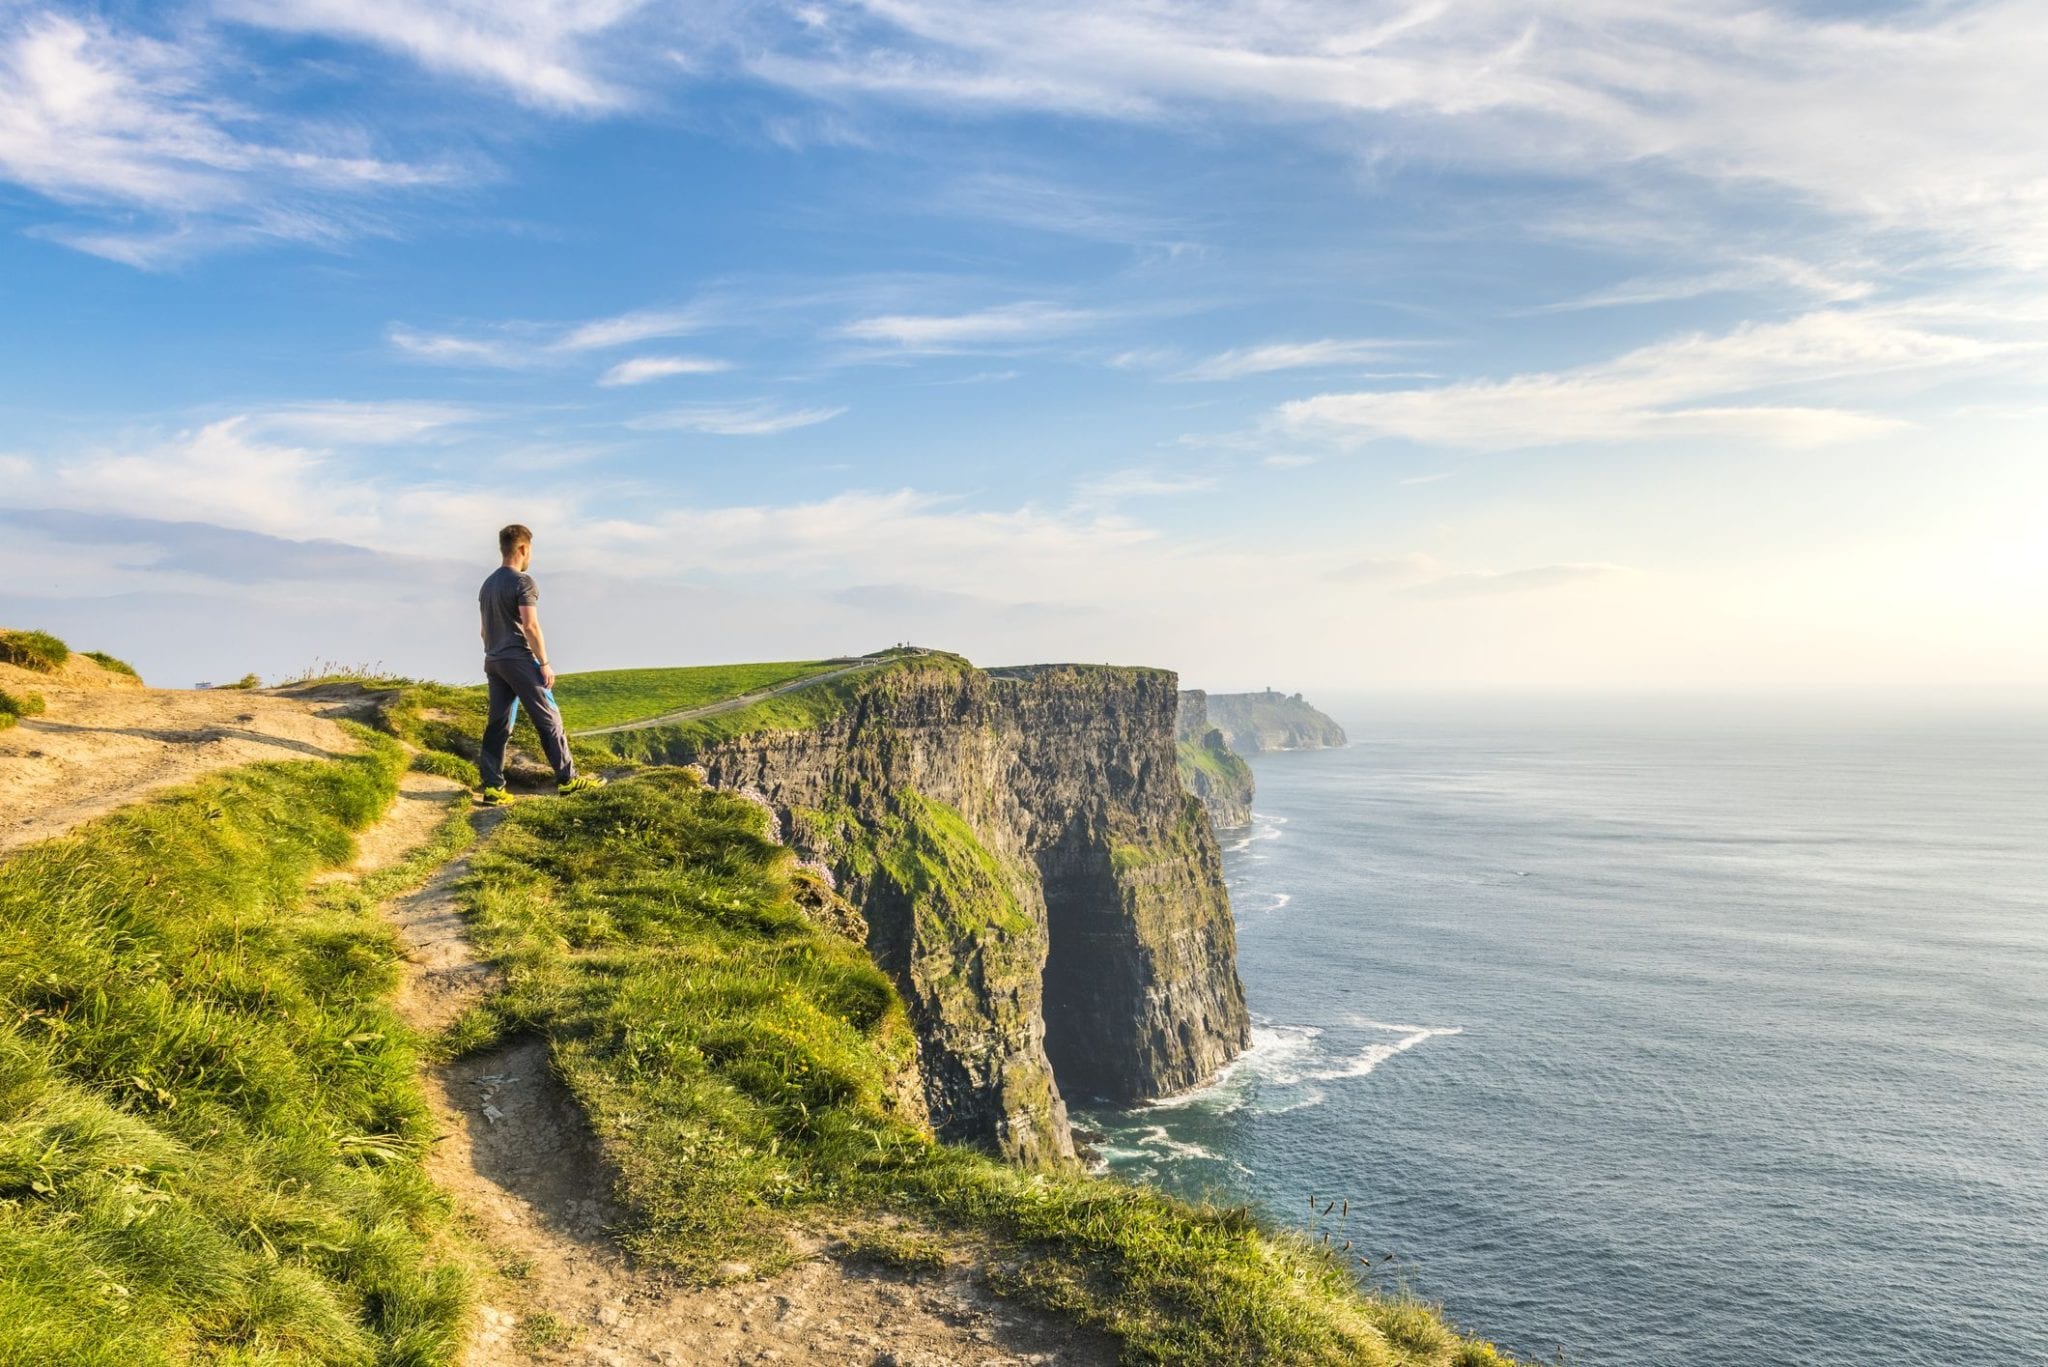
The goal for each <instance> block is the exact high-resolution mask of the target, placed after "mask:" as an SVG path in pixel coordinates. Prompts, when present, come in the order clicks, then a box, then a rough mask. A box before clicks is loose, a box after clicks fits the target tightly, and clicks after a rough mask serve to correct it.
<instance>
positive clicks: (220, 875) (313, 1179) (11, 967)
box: [0, 738, 467, 1367]
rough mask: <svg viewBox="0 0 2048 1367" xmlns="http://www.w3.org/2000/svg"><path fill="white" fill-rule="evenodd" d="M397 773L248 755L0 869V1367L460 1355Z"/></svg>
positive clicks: (385, 754)
mask: <svg viewBox="0 0 2048 1367" xmlns="http://www.w3.org/2000/svg"><path fill="white" fill-rule="evenodd" d="M405 762H406V761H405V755H404V752H403V750H402V749H401V747H400V746H398V745H397V744H396V743H395V742H392V741H390V740H386V739H383V738H375V739H372V740H371V741H370V742H369V743H368V745H367V748H366V749H365V751H364V753H362V754H360V755H356V756H349V757H344V758H342V759H339V760H335V761H293V762H288V763H274V764H261V765H255V766H251V767H249V768H245V769H240V770H235V771H232V772H229V773H227V774H223V775H220V776H217V777H213V778H209V779H207V780H205V781H203V782H200V783H197V784H194V785H192V786H191V787H189V788H185V789H180V790H177V791H175V792H172V793H170V794H167V795H165V796H163V797H160V798H158V799H156V800H155V801H152V802H149V803H145V804H142V805H139V806H134V807H130V808H126V809H124V810H122V811H120V812H118V813H116V814H114V815H112V816H109V817H106V818H103V819H101V820H99V821H96V822H93V823H91V824H89V825H86V826H83V827H80V828H79V829H78V830H76V831H74V832H73V833H72V834H71V835H69V836H66V837H64V838H61V839H57V840H52V841H47V842H44V843H41V844H37V845H32V846H29V847H27V848H26V849H23V850H21V851H18V852H16V853H14V854H12V855H10V856H8V857H7V858H6V859H5V860H4V861H0V1362H7V1363H24V1364H26V1363H36V1364H39V1365H40V1364H50V1365H51V1367H57V1365H59V1364H63V1365H65V1367H69V1365H71V1364H82V1365H84V1364H89V1365H90V1367H154V1365H155V1364H186V1363H214V1364H240V1365H246V1367H253V1365H254V1364H258V1363H266V1364H267V1363H284V1362H295V1363H320V1364H334V1365H336V1367H344V1365H345V1367H385V1365H387V1364H388V1365H389V1367H399V1365H400V1364H405V1365H407V1367H431V1365H432V1364H438V1363H445V1362H447V1361H449V1360H451V1359H452V1357H453V1355H454V1351H455V1348H456V1337H457V1334H458V1330H459V1319H460V1313H461V1309H462V1302H463V1297H464V1290H463V1283H462V1279H461V1277H460V1275H459V1274H458V1273H457V1272H456V1271H455V1270H454V1269H453V1268H451V1267H449V1266H448V1265H446V1264H444V1263H442V1262H441V1261H440V1260H439V1259H438V1258H437V1257H436V1255H435V1254H434V1252H433V1251H432V1249H433V1240H434V1238H435V1231H436V1229H437V1227H438V1226H439V1224H440V1222H441V1220H442V1218H443V1216H442V1209H443V1201H442V1198H441V1197H440V1196H439V1195H438V1193H436V1192H435V1191H434V1189H433V1188H432V1186H431V1185H430V1184H429V1183H428V1181H427V1179H426V1176H425V1174H424V1172H423V1170H422V1167H421V1156H422V1154H423V1153H424V1151H425V1149H426V1146H427V1145H428V1144H429V1143H430V1142H431V1140H432V1138H433V1129H432V1125H431V1123H430V1120H429V1117H428V1114H427V1110H426V1106H425V1104H424V1100H423V1098H422V1096H421V1092H420V1087H419V1081H418V1074H417V1060H416V1058H415V1056H414V1054H413V1051H412V1048H411V1046H410V1044H409V1043H408V1042H407V1040H406V1037H405V1031H404V1030H403V1028H402V1027H401V1026H400V1025H399V1023H398V1021H397V1020H396V1018H395V1017H394V1016H393V1015H392V1013H391V1012H390V1010H389V1008H388V1005H387V998H388V994H389V992H390V989H391V987H392V984H393V982H394V980H395V973H394V968H393V965H394V963H395V960H396V954H397V951H396V946H395V945H394V943H393V941H392V938H391V935H390V932H389V931H388V930H387V929H386V928H385V927H384V925H383V924H382V923H381V922H380V921H378V920H377V919H375V918H374V917H372V916H369V915H367V914H366V912H367V907H368V905H369V903H370V902H371V901H373V900H374V899H375V898H376V897H378V896H381V895H384V894H386V893H388V892H390V891H393V890H395V889H396V887H397V886H399V885H402V884H403V882H405V881H406V880H415V881H416V880H417V879H419V878H423V877H424V876H425V873H426V870H427V867H428V866H429V865H431V864H432V863H434V862H438V861H439V860H441V859H444V858H446V857H447V855H448V853H449V852H450V850H451V849H452V848H453V845H454V844H455V843H459V839H460V837H463V836H466V835H467V826H466V825H463V824H462V823H460V822H459V821H457V822H451V824H450V826H448V827H444V831H443V835H442V837H441V838H440V840H439V841H438V842H437V844H436V846H435V847H434V848H432V849H430V850H428V851H426V852H423V854H422V855H421V856H419V857H418V858H417V859H416V860H415V861H413V862H412V863H410V864H408V865H406V866H403V867H401V868H400V869H397V870H392V871H388V872H387V873H386V874H380V875H376V876H375V878H376V882H375V886H361V885H347V884H337V885H333V886H331V887H326V888H322V889H321V890H320V891H319V892H318V893H317V894H313V893H309V891H308V888H307V880H308V878H309V877H310V875H312V874H313V873H315V872H316V871H318V870H321V869H324V868H331V867H333V866H335V865H337V864H340V863H343V862H345V861H346V860H347V859H348V858H349V857H350V854H351V851H352V843H351V839H350V832H351V831H355V830H359V829H361V828H362V827H363V826H365V825H367V824H368V823H369V822H370V821H371V820H373V819H374V818H375V817H376V816H377V814H378V813H379V812H380V811H382V810H383V808H384V807H385V806H386V805H387V804H388V803H389V802H390V801H391V800H392V797H393V794H394V793H395V792H396V788H397V781H398V776H399V774H400V773H401V772H402V771H403V770H404V768H405Z"/></svg>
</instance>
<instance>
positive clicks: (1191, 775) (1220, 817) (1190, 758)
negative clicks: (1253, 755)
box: [1174, 688, 1256, 831]
mask: <svg viewBox="0 0 2048 1367" xmlns="http://www.w3.org/2000/svg"><path fill="white" fill-rule="evenodd" d="M1208 700H1209V695H1208V694H1206V693H1204V692H1203V691H1202V690H1201V689H1199V688H1191V689H1186V690H1183V691H1182V693H1181V695H1180V710H1179V713H1178V714H1177V716H1176V718H1175V721H1174V736H1175V739H1176V741H1177V745H1176V754H1177V756H1178V758H1179V761H1180V779H1181V782H1182V783H1183V784H1184V785H1186V787H1187V790H1188V791H1189V792H1191V793H1193V794H1194V795H1195V796H1196V797H1198V798H1200V799H1201V800H1202V805H1203V806H1204V807H1206V808H1208V810H1209V819H1210V820H1211V821H1213V822H1215V823H1216V829H1217V830H1219V831H1227V830H1233V829H1235V828H1237V827H1240V826H1249V825H1251V823H1252V797H1253V796H1254V793H1255V790H1256V785H1255V784H1254V782H1253V781H1252V767H1251V765H1249V764H1246V763H1245V762H1244V757H1243V756H1242V755H1240V754H1238V753H1237V752H1236V751H1235V750H1232V749H1231V748H1230V739H1229V737H1227V736H1225V735H1224V734H1223V733H1222V732H1221V731H1219V730H1217V729H1216V728H1215V727H1214V726H1212V725H1210V724H1209V710H1208Z"/></svg>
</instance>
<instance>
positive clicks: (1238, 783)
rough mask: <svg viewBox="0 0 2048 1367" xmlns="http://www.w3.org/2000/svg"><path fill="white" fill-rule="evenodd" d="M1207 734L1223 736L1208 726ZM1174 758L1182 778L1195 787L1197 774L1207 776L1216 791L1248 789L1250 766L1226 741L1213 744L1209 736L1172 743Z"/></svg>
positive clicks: (1250, 783) (1242, 790) (1220, 738)
mask: <svg viewBox="0 0 2048 1367" xmlns="http://www.w3.org/2000/svg"><path fill="white" fill-rule="evenodd" d="M1209 735H1210V736H1214V737H1216V738H1217V740H1218V741H1221V740H1222V739H1223V733H1222V732H1221V731H1218V730H1216V729H1215V728H1214V727H1211V728H1210V730H1209ZM1174 755H1175V758H1176V759H1177V760H1178V761H1179V764H1180V775H1181V781H1182V782H1183V783H1186V784H1187V786H1188V787H1189V788H1191V789H1192V788H1194V787H1195V784H1196V782H1197V779H1196V775H1201V776H1202V777H1203V778H1206V779H1207V780H1208V781H1209V783H1210V784H1212V785H1213V786H1214V789H1215V790H1216V791H1218V792H1224V793H1235V792H1247V793H1248V792H1250V791H1251V787H1252V766H1251V765H1249V764H1247V763H1245V760H1244V756H1242V755H1240V754H1238V753H1237V752H1236V751H1234V750H1232V749H1230V747H1229V744H1228V742H1224V743H1223V744H1221V745H1217V744H1212V743H1211V742H1210V741H1209V739H1208V737H1206V736H1205V737H1203V738H1202V739H1201V740H1184V741H1180V742H1177V743H1176V744H1175V746H1174Z"/></svg>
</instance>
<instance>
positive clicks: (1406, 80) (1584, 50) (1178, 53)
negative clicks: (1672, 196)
mask: <svg viewBox="0 0 2048 1367" xmlns="http://www.w3.org/2000/svg"><path fill="white" fill-rule="evenodd" d="M819 11H820V14H819V17H818V18H817V19H815V20H814V21H813V22H812V23H810V24H809V25H807V26H805V28H804V29H803V31H802V32H800V33H796V34H791V33H787V32H776V31H775V30H773V29H772V28H757V29H756V30H755V31H754V32H753V33H752V34H751V35H750V37H751V42H750V43H749V44H748V45H745V46H740V47H736V48H735V51H737V52H739V53H740V54H741V55H740V56H739V57H738V60H740V61H742V62H743V63H745V65H746V66H747V68H748V69H749V70H751V71H753V72H754V73H755V74H756V75H758V76H760V77H762V78H763V79H766V80H770V81H773V82H776V83H779V84H783V85H786V86H788V87H790V88H792V89H794V90H799V91H805V92H810V93H816V94H821V95H830V96H836V97H839V98H842V99H843V98H846V97H849V96H854V95H867V96H873V97H881V98H888V99H894V100H907V101H917V102H922V103H927V104H930V105H934V106H937V107H940V108H944V109H946V110H947V111H948V112H949V113H951V112H954V111H957V110H959V109H961V108H973V107H977V106H978V107H980V108H983V109H986V110H989V111H992V112H993V111H1001V110H1008V109H1018V108H1025V109H1038V110H1053V111H1058V112H1063V113H1070V114H1081V115H1088V116H1094V117H1100V118H1111V119H1136V120H1150V121H1165V120H1168V119H1172V118H1183V117H1185V116H1186V115H1187V114H1189V113H1191V112H1203V111H1218V110H1230V109H1237V110H1245V109H1249V110H1251V111H1253V112H1255V113H1258V114H1260V115H1263V116H1267V117H1292V118H1296V119H1300V120H1304V121H1311V120H1312V121H1316V122H1319V123H1322V122H1327V121H1329V120H1332V119H1335V120H1338V121H1340V126H1348V127H1349V128H1351V129H1352V130H1353V132H1352V140H1353V143H1354V145H1355V146H1356V147H1357V149H1358V150H1359V152H1360V153H1361V154H1362V155H1366V156H1372V157H1380V156H1385V155H1390V154H1391V155H1394V156H1404V155H1406V156H1416V157H1421V158H1425V159H1428V160H1430V161H1431V162H1440V161H1442V160H1444V159H1446V158H1449V159H1454V160H1460V161H1464V162H1466V163H1469V164H1477V165H1484V166H1493V167H1506V168H1515V169H1527V170H1535V171H1540V172H1543V173H1545V174H1559V173H1561V174H1564V175H1568V176H1596V177H1628V176H1635V175H1639V174H1654V173H1657V172H1661V171H1667V170H1668V171H1676V172H1678V173H1679V174H1681V175H1683V176H1686V177H1688V178H1691V179H1692V180H1694V181H1696V182H1699V183H1705V184H1710V185H1713V186H1716V187H1719V188H1722V189H1725V190H1728V191H1732V192H1734V193H1736V194H1738V195H1740V194H1745V193H1749V192H1753V191H1756V190H1758V189H1763V190H1766V191H1768V192H1769V193H1771V194H1774V195H1776V196H1779V197H1781V198H1784V197H1789V198H1790V199H1792V200H1794V201H1796V202H1798V203H1799V204H1802V205H1811V206H1818V207H1820V208H1822V209H1824V210H1825V211H1828V212H1830V213H1832V214H1835V215H1837V216H1839V217H1840V218H1841V219H1843V220H1845V221H1850V222H1853V223H1855V224H1857V225H1860V226H1862V227H1866V228H1875V229H1879V230H1893V229H1904V230H1907V231H1910V232H1913V233H1917V234H1922V235H1924V236H1926V237H1927V238H1929V239H1930V240H1936V241H1941V242H1946V243H1950V244H1956V245H1958V246H1960V247H1962V248H1963V249H1964V250H1966V251H1970V252H1979V253H1983V254H1986V255H1988V256H1991V257H1995V258H1997V259H1999V260H2002V261H2005V262H2007V263H2009V264H2019V265H2022V266H2025V267H2027V268H2030V269H2031V268H2039V267H2042V266H2044V265H2048V245H2044V244H2048V143H2044V142H2043V140H2042V139H2041V138H2040V137H2039V136H2038V135H2037V132H2036V128H2035V125H2036V122H2037V121H2036V119H2035V118H2034V108H2035V105H2036V104H2037V103H2038V100H2039V92H2040V90H2041V88H2042V86H2043V84H2044V82H2048V12H2044V11H2043V10H2042V8H2041V7H2040V5H2039V4H2038V3H2035V2H2034V0H1995V2H1994V3H1986V4H1976V5H1969V6H1948V5H1927V6H1907V7H1894V8H1890V9H1888V10H1887V11H1885V12H1884V13H1883V14H1881V15H1878V16H1874V17H1870V18H1863V17H1841V16H1839V15H1836V14H1833V13H1802V12H1798V11H1794V10H1790V9H1787V8H1778V9H1772V8H1764V7H1759V6H1743V5H1720V4H1716V5H1672V4H1665V3H1658V0H1578V2H1576V3H1570V4H1566V3H1563V2H1562V0H1539V2H1538V3H1528V0H1475V2H1474V3H1466V4H1458V5H1449V4H1439V3H1429V4H1419V5H1414V6H1409V7H1406V8H1404V9H1401V10H1399V11H1398V12H1396V13H1394V14H1393V15H1392V16H1391V17H1387V18H1379V17H1377V16H1375V17H1371V18H1368V17H1367V16H1365V15H1362V14H1361V12H1360V8H1359V6H1357V5H1356V4H1355V3H1351V2H1350V0H1291V3H1287V4H1284V5H1281V6H1278V7H1276V6H1274V5H1272V4H1270V3H1266V0H1218V3H1214V4H1207V5H1201V6H1192V7H1191V6H1160V5H1156V4H1150V3H1143V0H1126V2H1125V3H1106V4H1105V3H1093V2H1090V3H1082V2H1081V0H886V3H873V2H862V3H846V4H841V5H835V6H831V7H823V6H821V7H819Z"/></svg>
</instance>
